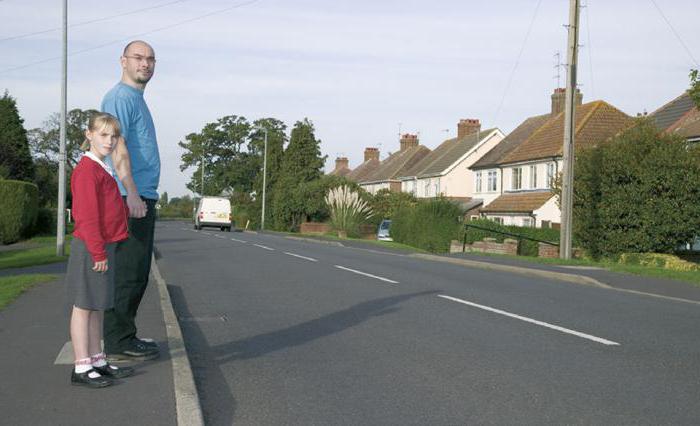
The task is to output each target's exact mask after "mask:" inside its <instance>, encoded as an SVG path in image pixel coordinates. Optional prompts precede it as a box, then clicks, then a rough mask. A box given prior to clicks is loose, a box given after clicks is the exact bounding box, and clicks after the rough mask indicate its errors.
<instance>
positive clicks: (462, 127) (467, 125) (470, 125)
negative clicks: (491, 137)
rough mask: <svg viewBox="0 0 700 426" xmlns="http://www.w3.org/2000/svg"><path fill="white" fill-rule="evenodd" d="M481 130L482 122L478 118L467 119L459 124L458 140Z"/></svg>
mask: <svg viewBox="0 0 700 426" xmlns="http://www.w3.org/2000/svg"><path fill="white" fill-rule="evenodd" d="M480 130H481V122H479V119H478V118H465V119H462V120H459V123H457V139H462V138H463V137H465V136H467V135H471V134H472V133H476V132H478V131H480Z"/></svg>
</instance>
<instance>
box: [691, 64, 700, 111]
mask: <svg viewBox="0 0 700 426" xmlns="http://www.w3.org/2000/svg"><path fill="white" fill-rule="evenodd" d="M688 93H689V94H690V98H691V99H692V100H693V102H695V106H696V107H698V108H700V73H699V72H698V70H695V69H691V70H690V89H688Z"/></svg>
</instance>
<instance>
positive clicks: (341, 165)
mask: <svg viewBox="0 0 700 426" xmlns="http://www.w3.org/2000/svg"><path fill="white" fill-rule="evenodd" d="M349 164H350V162H349V161H348V159H347V157H337V158H336V159H335V168H334V169H333V170H332V171H331V172H330V173H328V175H329V176H347V175H348V174H349V173H350V167H349Z"/></svg>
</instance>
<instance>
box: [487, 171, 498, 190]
mask: <svg viewBox="0 0 700 426" xmlns="http://www.w3.org/2000/svg"><path fill="white" fill-rule="evenodd" d="M497 180H498V179H497V177H496V171H495V170H492V171H490V172H489V175H488V184H487V188H486V189H487V190H488V191H489V192H496V187H497V185H496V183H497Z"/></svg>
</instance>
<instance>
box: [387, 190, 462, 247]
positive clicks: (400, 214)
mask: <svg viewBox="0 0 700 426" xmlns="http://www.w3.org/2000/svg"><path fill="white" fill-rule="evenodd" d="M461 213H462V212H461V210H460V209H459V207H457V205H456V204H454V203H452V202H451V201H449V200H447V199H445V198H435V199H430V200H425V201H419V202H418V203H417V204H416V205H415V207H413V206H411V205H408V204H407V205H405V206H402V207H400V208H399V209H398V210H397V211H396V213H395V214H394V216H393V217H392V222H391V237H392V238H393V239H394V241H396V242H399V243H403V244H407V245H410V246H413V247H418V248H421V249H424V250H428V251H430V252H433V253H442V252H447V251H449V250H450V241H451V240H453V239H455V237H456V236H457V235H458V234H459V227H460V224H459V217H460V215H461Z"/></svg>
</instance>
